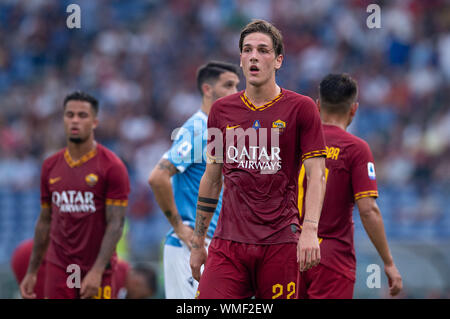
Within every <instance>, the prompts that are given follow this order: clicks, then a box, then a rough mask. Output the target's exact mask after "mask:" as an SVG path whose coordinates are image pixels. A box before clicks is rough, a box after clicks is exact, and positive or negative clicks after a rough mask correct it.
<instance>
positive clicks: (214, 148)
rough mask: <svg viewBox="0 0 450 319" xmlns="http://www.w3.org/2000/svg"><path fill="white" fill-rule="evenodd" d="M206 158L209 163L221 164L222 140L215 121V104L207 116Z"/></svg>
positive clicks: (218, 124) (217, 123)
mask: <svg viewBox="0 0 450 319" xmlns="http://www.w3.org/2000/svg"><path fill="white" fill-rule="evenodd" d="M216 103H217V102H216ZM206 156H207V157H208V159H209V160H210V161H213V162H218V163H221V162H223V139H222V130H221V128H220V123H219V121H218V120H217V104H213V106H212V107H211V111H210V112H209V115H208V144H207V148H206Z"/></svg>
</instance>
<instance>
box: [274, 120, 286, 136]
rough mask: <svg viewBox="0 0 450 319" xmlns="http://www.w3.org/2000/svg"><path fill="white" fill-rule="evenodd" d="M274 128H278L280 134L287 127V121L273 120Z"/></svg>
mask: <svg viewBox="0 0 450 319" xmlns="http://www.w3.org/2000/svg"><path fill="white" fill-rule="evenodd" d="M272 128H273V129H277V131H278V134H281V133H283V131H284V129H285V128H286V122H284V121H282V120H276V121H275V122H272Z"/></svg>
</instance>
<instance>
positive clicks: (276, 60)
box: [275, 54, 284, 71]
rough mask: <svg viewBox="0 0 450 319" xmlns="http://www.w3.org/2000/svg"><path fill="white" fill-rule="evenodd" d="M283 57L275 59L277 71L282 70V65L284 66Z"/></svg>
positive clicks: (279, 56)
mask: <svg viewBox="0 0 450 319" xmlns="http://www.w3.org/2000/svg"><path fill="white" fill-rule="evenodd" d="M283 58H284V57H283V55H282V54H280V55H278V56H277V57H276V58H275V70H277V71H278V70H279V69H280V68H281V65H282V64H283Z"/></svg>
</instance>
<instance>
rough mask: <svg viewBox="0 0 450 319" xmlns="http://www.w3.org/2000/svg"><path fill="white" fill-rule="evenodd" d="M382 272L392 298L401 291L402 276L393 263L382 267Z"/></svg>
mask: <svg viewBox="0 0 450 319" xmlns="http://www.w3.org/2000/svg"><path fill="white" fill-rule="evenodd" d="M384 272H385V273H386V276H387V278H388V283H389V294H390V295H391V296H392V297H394V296H396V295H398V293H399V292H400V291H401V290H402V289H403V283H402V276H401V275H400V272H399V271H398V269H397V267H396V266H395V264H394V263H392V264H391V265H386V264H385V265H384Z"/></svg>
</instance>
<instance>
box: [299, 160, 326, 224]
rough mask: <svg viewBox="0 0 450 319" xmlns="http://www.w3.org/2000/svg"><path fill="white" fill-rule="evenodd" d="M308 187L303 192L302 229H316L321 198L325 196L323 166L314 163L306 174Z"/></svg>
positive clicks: (320, 208)
mask: <svg viewBox="0 0 450 319" xmlns="http://www.w3.org/2000/svg"><path fill="white" fill-rule="evenodd" d="M307 183H308V188H307V189H306V194H305V217H304V219H303V229H304V230H306V229H311V230H313V231H316V232H317V230H318V226H319V220H320V214H321V211H322V205H323V199H324V196H325V189H326V181H325V166H324V165H323V166H322V165H316V166H315V167H313V168H312V169H311V171H310V174H309V176H308V175H307Z"/></svg>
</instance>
